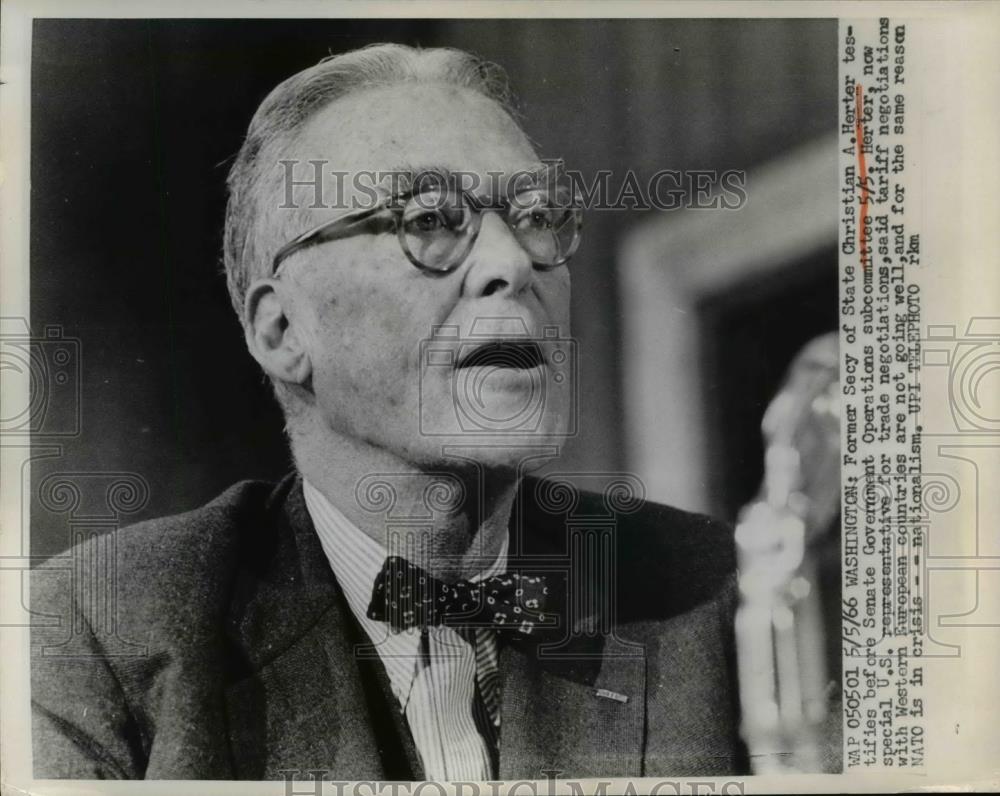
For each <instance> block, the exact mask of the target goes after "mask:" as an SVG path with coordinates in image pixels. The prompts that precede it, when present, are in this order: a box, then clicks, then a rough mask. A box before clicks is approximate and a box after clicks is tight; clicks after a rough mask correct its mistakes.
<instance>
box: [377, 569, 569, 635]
mask: <svg viewBox="0 0 1000 796" xmlns="http://www.w3.org/2000/svg"><path fill="white" fill-rule="evenodd" d="M553 580H554V578H553V577H552V576H546V575H523V574H520V573H517V572H505V573H502V574H500V575H494V576H493V577H489V578H486V579H484V580H482V581H470V580H460V581H457V582H455V583H444V582H443V581H440V580H438V579H437V578H435V577H432V576H431V575H429V574H428V573H427V572H425V571H424V570H423V569H421V568H420V567H418V566H416V565H414V564H411V563H410V562H409V561H407V560H406V559H405V558H400V557H399V556H390V557H389V558H387V559H386V560H385V564H383V565H382V570H381V571H380V572H379V574H378V577H376V578H375V587H374V589H373V590H372V599H371V602H370V603H369V605H368V618H369V619H374V620H376V621H379V622H388V623H389V624H390V625H392V628H393V630H396V631H400V630H407V629H409V628H411V627H427V626H433V625H440V624H446V625H451V626H456V625H474V626H479V627H484V626H486V627H488V626H490V625H492V626H495V627H496V629H498V630H505V631H511V632H513V634H514V636H515V637H517V636H521V637H524V636H530V635H531V634H532V633H534V632H537V631H538V630H540V629H543V628H550V627H552V626H554V625H555V624H557V621H556V617H555V615H554V614H553V611H554V607H555V606H554V604H555V599H554V598H555V597H556V594H555V593H553V594H550V590H551V591H553V592H557V591H558V589H557V587H556V585H555V584H554V583H553Z"/></svg>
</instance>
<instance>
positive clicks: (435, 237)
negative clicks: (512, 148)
mask: <svg viewBox="0 0 1000 796" xmlns="http://www.w3.org/2000/svg"><path fill="white" fill-rule="evenodd" d="M486 210H490V211H493V212H498V213H501V214H502V215H503V217H504V220H505V222H506V223H507V226H508V227H509V228H510V230H511V231H512V232H513V234H514V237H515V238H516V239H517V241H518V242H519V243H520V244H521V247H522V248H523V249H524V250H525V251H526V252H527V253H528V255H529V256H530V257H531V262H532V264H533V265H534V266H535V268H537V269H539V270H542V271H550V270H552V269H554V268H558V267H559V266H560V265H565V264H566V262H567V261H568V260H569V259H570V257H572V256H573V253H574V252H575V251H576V249H577V247H578V246H579V245H580V230H581V229H582V227H583V213H582V210H581V209H580V208H579V207H578V206H575V205H574V204H573V203H572V202H571V201H569V193H568V192H566V191H560V190H556V189H554V188H549V187H530V188H527V189H524V190H520V191H518V192H516V193H514V194H513V195H512V196H510V197H509V198H503V199H498V200H484V199H481V198H479V197H476V196H473V195H471V194H469V193H467V192H466V191H461V190H458V189H457V188H455V187H454V186H450V185H436V186H433V187H430V188H423V189H418V190H412V191H409V192H407V193H405V194H402V195H399V196H395V197H390V198H388V199H386V200H384V201H382V202H380V203H378V204H377V205H376V206H374V207H371V208H365V209H362V210H354V211H350V212H348V213H346V214H344V215H341V216H338V217H337V218H334V219H332V220H331V221H327V222H325V223H324V224H321V225H320V226H318V227H316V228H315V229H311V230H309V231H307V232H305V233H303V234H302V235H299V236H298V237H297V238H295V239H294V240H292V241H291V242H289V243H287V244H285V245H284V246H282V247H281V248H280V249H279V250H278V253H277V254H275V255H274V260H273V262H272V266H271V273H272V274H274V273H277V271H278V268H279V266H280V265H281V263H282V262H283V261H284V260H286V259H288V258H289V257H291V256H292V255H293V254H295V253H296V252H298V251H301V250H302V249H305V248H308V247H310V246H314V245H316V244H319V243H326V242H328V241H333V240H342V239H343V238H347V237H351V236H352V235H360V234H364V233H373V234H380V233H383V232H392V231H395V233H396V236H397V237H398V239H399V245H400V246H401V247H402V249H403V253H404V254H405V255H406V257H407V259H409V261H410V262H411V263H413V265H415V266H416V267H417V268H419V269H421V270H423V271H427V272H431V273H434V274H447V273H451V272H452V271H454V270H455V269H456V268H458V267H459V266H460V265H461V264H462V262H463V261H464V260H465V258H466V256H467V255H468V254H469V252H470V251H471V250H472V247H473V245H474V244H475V242H476V238H477V236H478V235H479V230H480V228H481V227H482V222H483V212H484V211H486Z"/></svg>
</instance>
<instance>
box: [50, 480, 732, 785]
mask: <svg viewBox="0 0 1000 796" xmlns="http://www.w3.org/2000/svg"><path fill="white" fill-rule="evenodd" d="M510 534H511V538H510V555H511V560H512V561H520V562H522V563H523V562H524V561H529V562H531V563H533V564H537V565H538V566H542V567H544V566H554V567H557V568H559V567H562V568H565V569H566V570H568V571H571V572H575V573H577V575H576V577H580V578H582V577H584V575H583V574H581V573H587V574H586V576H585V577H587V578H590V579H592V580H597V581H600V583H598V584H597V585H596V586H595V588H594V590H592V591H591V592H588V593H589V594H590V596H589V597H588V598H587V601H589V606H585V607H584V609H582V610H581V611H580V612H579V616H578V617H577V619H578V620H579V621H577V622H576V624H575V627H574V632H572V633H569V634H568V635H567V637H566V639H565V641H564V643H562V642H561V643H558V644H554V645H553V644H550V645H549V646H548V648H547V649H544V648H543V647H542V646H532V645H524V644H506V645H503V646H502V649H501V655H500V663H499V665H500V674H501V683H502V705H501V742H500V771H499V774H500V777H501V778H519V779H520V778H528V779H543V778H545V777H546V776H547V775H546V773H545V772H546V771H548V772H551V771H558V772H561V773H560V776H563V777H585V776H605V777H607V776H640V775H645V776H674V775H678V776H680V775H692V776H693V775H718V774H723V773H738V772H741V771H743V770H745V759H744V754H743V750H742V747H741V745H740V743H739V741H738V734H737V724H738V716H737V710H736V691H735V687H734V682H735V677H734V666H733V645H732V619H733V608H734V605H733V603H734V575H733V573H734V552H733V542H732V537H731V533H730V531H729V529H728V528H726V527H725V526H723V525H721V524H719V523H716V522H715V521H713V520H710V519H708V518H706V517H703V516H700V515H694V514H689V513H686V512H682V511H679V510H676V509H672V508H668V507H665V506H661V505H657V504H653V503H649V502H641V501H640V502H632V503H629V502H627V501H625V502H622V501H620V500H617V499H616V498H615V495H614V493H613V490H611V491H606V492H605V493H604V494H603V495H601V494H596V493H588V492H582V491H578V490H574V489H572V488H570V487H567V486H566V484H564V483H557V484H554V483H553V482H552V481H550V480H544V479H543V480H539V479H532V478H527V479H525V480H524V482H523V483H522V487H521V490H520V492H519V496H518V499H517V501H516V502H515V505H514V510H513V513H512V516H511V523H510ZM95 561H96V562H97V564H96V565H94V562H95ZM81 562H89V563H90V564H91V565H88V566H81V565H80V563H81ZM81 573H83V574H81ZM31 582H32V588H31V600H32V606H31V607H32V611H33V613H34V614H35V615H36V617H37V621H36V627H34V628H33V631H32V645H31V648H32V649H31V655H32V658H31V667H32V695H31V696H32V708H33V723H32V738H33V749H34V769H35V775H36V776H37V777H44V778H67V777H68V778H81V779H89V778H101V779H104V778H124V779H140V778H151V779H152V778H160V779H243V780H255V779H271V778H277V779H281V778H285V777H286V776H287V772H288V771H289V770H291V771H298V772H301V777H302V778H309V776H311V775H309V774H306V773H305V772H307V771H309V770H315V769H322V770H324V771H327V772H329V774H328V777H327V778H329V779H341V780H350V779H366V780H373V779H379V778H384V776H385V775H386V767H385V760H384V755H383V753H382V751H381V750H382V743H381V741H380V738H379V732H380V730H379V727H380V726H383V725H384V722H381V723H380V721H378V720H377V719H378V718H379V717H375V716H372V715H371V709H370V704H369V703H368V702H366V697H365V693H364V688H363V687H362V683H361V677H360V676H359V671H358V665H357V659H356V656H355V654H354V645H355V640H356V635H355V634H356V633H357V626H356V622H355V621H354V619H353V617H352V616H351V614H350V611H349V609H348V608H347V607H346V603H345V601H344V600H343V595H342V594H341V592H340V590H339V588H338V586H337V583H336V580H335V578H334V577H333V574H332V572H331V570H330V567H329V564H328V562H327V560H326V558H325V556H324V553H323V551H322V549H321V547H320V545H319V541H318V539H317V537H316V533H315V530H314V528H313V526H312V523H311V521H310V519H309V515H308V512H307V511H306V508H305V503H304V499H303V495H302V485H301V481H300V480H299V479H298V478H297V477H295V476H290V477H289V478H287V479H285V480H284V481H282V482H281V483H280V484H278V485H277V486H275V485H273V484H267V483H263V482H249V481H248V482H241V483H239V484H236V485H235V486H233V487H231V488H230V489H229V490H227V491H226V492H225V493H224V494H222V495H221V496H220V497H218V498H217V499H215V500H214V501H213V502H211V503H210V504H208V505H206V506H204V507H202V508H200V509H197V510H195V511H192V512H189V513H186V514H181V515H176V516H172V517H165V518H162V519H157V520H152V521H149V522H144V523H140V524H138V525H135V526H132V527H129V528H125V529H122V530H120V531H118V532H116V533H114V534H111V535H108V536H107V537H104V538H100V539H98V540H92V541H91V542H89V543H87V544H85V545H84V546H82V547H79V548H75V549H73V550H71V551H69V552H68V553H67V554H66V555H64V556H58V557H56V558H54V559H52V560H51V561H50V562H48V563H47V564H45V565H43V566H41V567H39V568H37V569H36V570H34V571H33V572H32V575H31ZM608 694H612V695H614V698H607V695H608ZM390 773H391V772H390Z"/></svg>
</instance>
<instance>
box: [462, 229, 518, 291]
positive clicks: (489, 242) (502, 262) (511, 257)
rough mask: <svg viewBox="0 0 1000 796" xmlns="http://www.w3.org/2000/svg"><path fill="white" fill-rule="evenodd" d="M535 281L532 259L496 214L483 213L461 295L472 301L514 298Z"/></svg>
mask: <svg viewBox="0 0 1000 796" xmlns="http://www.w3.org/2000/svg"><path fill="white" fill-rule="evenodd" d="M534 278H535V269H534V267H533V266H532V263H531V257H529V256H528V253H527V252H526V251H525V250H524V247H522V246H521V244H520V243H519V242H518V240H517V238H516V237H515V236H514V232H513V230H511V228H510V227H509V226H507V223H506V222H505V221H504V219H503V218H501V217H500V216H499V215H498V214H497V213H491V212H486V213H484V214H483V221H482V227H480V229H479V236H478V237H477V238H476V243H475V245H474V246H473V247H472V251H471V252H469V267H468V270H467V271H466V275H465V282H464V284H463V292H464V293H465V294H466V295H468V296H472V297H474V298H482V297H485V296H493V295H497V294H501V295H507V296H517V295H519V294H520V293H521V292H522V291H524V289H525V288H526V287H527V286H528V285H529V284H531V281H532V280H533V279H534Z"/></svg>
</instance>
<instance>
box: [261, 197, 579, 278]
mask: <svg viewBox="0 0 1000 796" xmlns="http://www.w3.org/2000/svg"><path fill="white" fill-rule="evenodd" d="M524 192H527V191H524ZM420 193H421V191H419V190H415V191H408V192H406V193H403V194H397V195H395V196H389V197H386V198H385V199H383V200H382V201H381V202H379V203H378V204H376V205H375V206H374V207H370V208H362V209H360V210H349V211H347V212H346V213H343V214H341V215H339V216H337V217H336V218H333V219H331V220H329V221H325V222H323V223H322V224H320V225H319V226H317V227H314V228H313V229H310V230H307V231H306V232H303V233H302V234H301V235H299V236H298V237H296V238H293V239H292V240H291V241H289V242H288V243H286V244H285V245H284V246H282V247H281V248H280V249H278V251H277V253H276V254H275V255H274V258H273V259H272V261H271V275H272V276H274V275H275V274H277V272H278V268H280V267H281V264H282V263H283V262H284V261H285V260H287V259H288V258H289V257H291V256H292V255H293V254H295V253H296V252H299V251H301V250H303V249H307V248H309V247H311V246H315V245H318V244H320V243H328V242H330V241H334V240H343V239H344V238H349V237H351V236H352V235H359V234H362V233H364V232H367V231H371V230H372V229H373V228H374V229H376V230H377V231H385V230H384V229H383V230H378V227H379V226H382V225H385V226H392V227H394V228H395V232H396V236H397V238H398V240H399V245H400V248H401V249H402V250H403V254H405V255H406V258H407V259H408V260H409V261H410V262H411V263H412V264H413V265H414V266H416V267H417V268H419V269H420V270H421V271H423V272H425V273H429V274H439V275H444V274H450V273H452V272H453V271H455V270H456V269H457V268H458V267H459V266H461V264H462V263H463V262H465V258H466V257H468V255H469V252H470V251H472V247H473V246H474V245H475V243H476V239H477V238H478V237H479V230H480V229H481V228H482V221H483V213H484V212H485V211H493V212H497V213H504V214H505V215H507V216H509V214H510V213H511V211H512V210H514V209H515V208H514V204H513V201H512V200H511V199H507V198H503V199H483V198H481V197H478V196H476V195H474V194H471V193H469V192H468V191H458V190H455V191H454V193H456V194H460V195H461V197H462V198H463V199H464V201H465V202H466V203H467V205H468V207H469V209H470V210H471V211H472V214H471V221H470V223H471V225H472V230H471V232H470V233H468V236H467V238H466V241H465V249H464V251H461V253H460V254H459V255H456V257H455V258H454V262H450V263H449V264H447V265H445V266H442V267H434V266H429V265H427V264H425V263H422V262H420V261H419V260H417V259H416V257H414V255H413V254H412V253H411V251H410V248H409V246H408V245H407V243H406V228H405V226H404V224H403V214H404V212H405V210H406V203H407V202H408V201H409V200H410V199H412V198H414V197H415V196H417V195H419V194H420ZM428 209H431V208H428ZM518 209H520V208H518ZM565 209H567V210H569V211H570V213H571V218H570V219H569V220H568V221H567V222H566V223H571V224H573V225H574V226H573V229H572V233H573V240H572V243H571V244H570V246H569V248H568V250H567V251H566V252H565V253H563V254H561V256H560V257H558V258H557V259H556V260H555V261H554V262H552V263H540V262H536V261H534V260H532V265H533V266H534V267H535V268H536V269H537V270H539V271H551V270H554V269H555V268H558V267H560V266H562V265H565V264H566V263H567V262H569V259H570V258H571V257H572V256H573V254H574V253H575V252H576V250H577V248H579V245H580V233H581V230H582V229H583V211H582V209H581V208H580V207H577V206H569V207H566V208H565ZM504 221H505V223H506V224H507V226H508V227H510V228H511V231H512V232H513V233H514V237H515V238H516V239H517V241H518V243H519V244H520V245H521V247H522V248H525V247H524V244H523V243H521V240H520V238H519V237H518V234H517V230H515V229H514V228H513V227H512V226H511V224H510V221H509V219H508V218H505V219H504ZM525 251H527V249H526V248H525ZM528 253H529V254H530V252H528Z"/></svg>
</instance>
